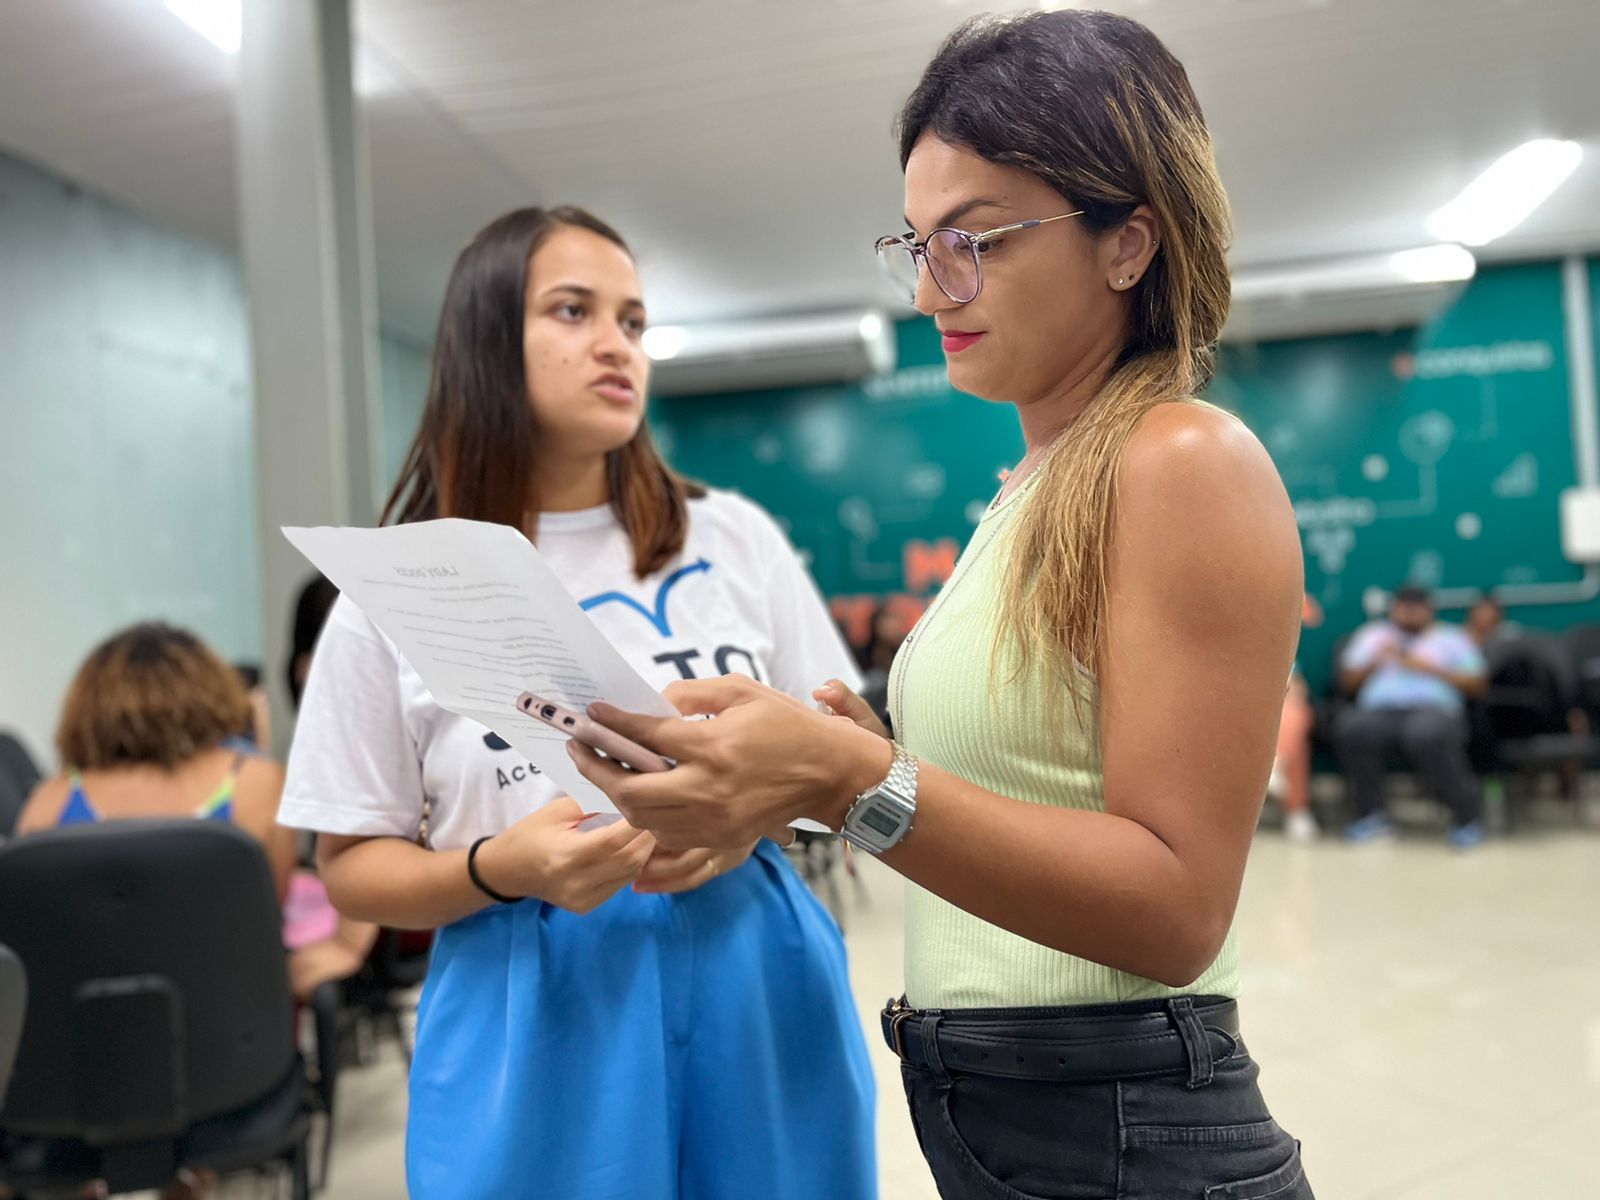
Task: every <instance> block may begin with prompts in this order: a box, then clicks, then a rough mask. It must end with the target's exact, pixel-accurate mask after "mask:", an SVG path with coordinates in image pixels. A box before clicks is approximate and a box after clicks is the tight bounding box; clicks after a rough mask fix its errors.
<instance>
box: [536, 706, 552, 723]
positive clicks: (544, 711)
mask: <svg viewBox="0 0 1600 1200" xmlns="http://www.w3.org/2000/svg"><path fill="white" fill-rule="evenodd" d="M539 714H540V715H541V716H542V717H544V718H545V720H549V719H550V718H551V717H553V716H555V715H556V706H555V705H554V704H546V705H545V706H544V707H543V708H541V709H540V710H539Z"/></svg>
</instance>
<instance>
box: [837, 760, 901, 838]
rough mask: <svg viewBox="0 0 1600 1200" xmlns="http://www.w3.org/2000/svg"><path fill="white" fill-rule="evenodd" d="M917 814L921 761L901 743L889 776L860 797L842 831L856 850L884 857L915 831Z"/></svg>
mask: <svg viewBox="0 0 1600 1200" xmlns="http://www.w3.org/2000/svg"><path fill="white" fill-rule="evenodd" d="M916 815H917V760H916V759H915V758H913V757H912V756H911V755H910V754H909V753H908V752H907V751H906V748H905V747H904V746H902V745H900V744H899V743H898V742H897V743H895V747H894V765H893V766H891V767H890V768H889V777H888V778H887V779H885V780H884V781H883V782H882V783H880V784H879V785H878V786H877V787H875V788H871V789H869V790H867V791H865V792H862V793H861V795H859V796H857V797H856V802H855V803H854V804H852V805H851V806H850V811H849V812H848V813H846V814H845V818H844V828H843V829H841V830H840V831H839V832H840V834H841V835H843V837H844V840H845V841H847V842H849V843H850V844H851V845H852V846H854V847H856V849H858V850H865V851H866V852H867V853H868V854H882V853H883V852H884V851H885V850H890V849H893V848H894V847H895V846H897V845H899V844H900V839H901V838H903V837H905V836H906V834H908V833H910V832H911V821H912V818H914V817H915V816H916Z"/></svg>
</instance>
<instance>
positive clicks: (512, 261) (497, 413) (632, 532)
mask: <svg viewBox="0 0 1600 1200" xmlns="http://www.w3.org/2000/svg"><path fill="white" fill-rule="evenodd" d="M562 228H573V229H587V230H588V231H589V232H591V233H596V234H599V235H600V236H601V237H603V238H605V239H606V240H607V241H609V242H612V243H614V244H616V245H617V246H620V247H621V248H622V249H623V251H624V252H627V253H629V254H630V255H631V253H632V251H629V250H628V245H627V243H626V242H624V241H623V240H622V237H621V235H620V234H618V233H617V231H616V230H614V229H612V228H611V226H609V225H607V224H606V223H605V222H604V221H602V220H600V219H599V218H598V217H596V216H594V215H592V214H591V213H588V212H585V211H584V210H583V209H581V208H573V207H571V206H567V205H564V206H561V207H559V208H549V209H546V208H519V209H517V210H516V211H515V212H509V213H506V214H505V215H504V216H503V217H500V218H499V219H497V220H495V221H493V222H491V223H490V224H489V225H487V226H485V227H484V228H483V229H482V230H481V231H480V232H479V233H478V235H477V236H476V237H474V238H473V239H472V241H471V242H470V243H469V244H468V246H467V248H466V249H465V250H463V251H462V252H461V254H460V256H459V257H458V258H457V259H456V263H455V267H454V268H453V269H452V270H451V272H450V282H449V285H448V286H447V287H446V288H445V295H444V308H443V310H442V311H441V312H440V314H439V332H438V336H437V337H436V338H435V340H434V348H433V373H432V375H431V377H430V379H429V382H428V400H427V403H426V405H424V407H423V410H422V422H421V424H420V425H419V426H418V428H417V436H416V438H415V439H414V440H413V441H412V443H411V449H410V451H409V452H408V453H407V454H406V461H405V466H404V467H402V468H401V471H400V478H399V480H398V481H397V482H396V483H395V486H394V491H393V492H391V493H390V495H389V500H388V503H386V504H385V505H384V509H383V523H384V524H385V525H387V524H389V523H390V522H391V521H395V522H398V523H401V524H404V523H406V522H409V521H428V520H432V519H434V518H435V517H466V518H468V519H470V520H475V521H496V522H499V523H500V524H502V525H510V526H513V527H514V528H517V529H520V530H522V531H523V532H524V533H526V534H527V535H528V536H529V537H534V536H535V535H536V534H537V522H538V509H537V496H538V480H537V479H536V478H535V470H534V457H535V452H536V451H537V449H538V445H539V431H538V427H537V425H536V424H535V422H534V417H533V408H532V406H531V405H530V404H529V403H528V378H527V366H526V362H525V360H524V358H523V344H522V338H523V322H524V319H525V315H526V314H525V307H526V298H527V291H528V270H529V264H530V263H531V261H532V259H533V256H534V253H535V252H536V251H537V250H538V249H539V247H540V246H542V245H543V244H544V243H545V241H546V240H547V239H548V238H549V237H550V236H551V235H552V234H553V233H555V232H556V231H557V230H559V229H562ZM606 481H607V483H608V484H609V486H610V489H611V507H612V510H613V511H614V512H615V513H616V515H617V520H618V521H620V522H621V523H622V527H623V528H624V529H625V530H627V532H628V537H629V539H630V540H631V541H632V543H633V559H634V571H635V572H636V573H637V574H638V576H639V578H641V579H642V578H644V577H645V576H646V575H649V574H650V573H651V572H652V571H657V570H659V569H661V568H662V567H663V566H665V565H666V564H667V563H668V562H670V561H671V560H672V559H673V558H674V557H675V556H676V555H677V554H678V553H679V552H680V551H682V549H683V544H684V541H685V539H686V538H687V537H688V532H689V501H690V500H691V499H699V498H700V497H701V496H704V495H705V489H704V488H703V487H701V486H700V485H698V484H695V483H691V482H689V481H688V480H686V479H684V478H682V477H681V476H679V475H678V474H677V473H676V472H674V471H673V470H672V469H671V468H670V467H668V466H667V464H666V462H665V461H664V460H663V459H662V457H661V453H660V451H659V450H657V449H656V444H655V440H654V439H653V438H652V437H651V436H650V429H649V426H648V425H646V424H645V423H644V422H640V424H639V432H638V433H637V434H635V435H634V437H633V439H632V440H631V441H629V442H628V444H627V445H625V446H623V447H621V448H620V449H617V450H613V451H612V452H611V454H610V455H608V456H607V459H606Z"/></svg>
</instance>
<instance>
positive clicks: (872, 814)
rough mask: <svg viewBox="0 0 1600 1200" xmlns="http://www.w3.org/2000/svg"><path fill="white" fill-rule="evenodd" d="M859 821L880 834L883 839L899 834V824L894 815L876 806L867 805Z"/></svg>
mask: <svg viewBox="0 0 1600 1200" xmlns="http://www.w3.org/2000/svg"><path fill="white" fill-rule="evenodd" d="M860 821H861V823H862V824H863V825H865V826H866V827H867V828H868V829H871V830H873V831H875V832H877V833H881V834H882V835H883V836H884V837H893V836H894V835H895V834H897V833H899V832H900V822H899V821H898V820H897V819H896V818H895V816H894V814H893V813H891V812H889V811H887V810H886V809H883V808H880V807H879V806H878V805H876V804H869V805H868V806H867V809H866V811H865V812H863V813H862V814H861V817H860Z"/></svg>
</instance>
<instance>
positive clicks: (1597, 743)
mask: <svg viewBox="0 0 1600 1200" xmlns="http://www.w3.org/2000/svg"><path fill="white" fill-rule="evenodd" d="M1579 707H1580V688H1579V681H1578V678H1577V674H1576V671H1575V669H1574V667H1573V665H1572V664H1571V663H1570V662H1569V660H1568V657H1567V650H1566V649H1565V648H1564V647H1563V646H1561V645H1560V644H1559V643H1557V642H1556V641H1554V640H1553V639H1551V638H1548V637H1543V636H1540V635H1536V634H1529V635H1527V636H1525V637H1519V638H1515V639H1511V640H1508V641H1505V642H1501V643H1498V644H1496V645H1495V646H1494V647H1493V648H1491V650H1490V652H1489V690H1488V693H1487V694H1486V695H1485V696H1484V698H1483V708H1484V710H1485V711H1486V713H1487V714H1488V719H1489V724H1490V726H1491V727H1492V729H1493V731H1494V752H1495V755H1496V757H1497V758H1498V759H1499V761H1500V763H1502V764H1503V765H1504V767H1505V768H1506V769H1507V770H1508V772H1510V773H1512V777H1511V778H1510V779H1508V781H1507V783H1508V787H1507V790H1506V799H1507V803H1506V821H1507V824H1508V825H1512V824H1515V820H1516V805H1517V802H1518V801H1519V800H1520V801H1523V802H1526V801H1528V800H1531V798H1532V796H1533V795H1534V792H1535V783H1536V781H1537V778H1538V776H1539V774H1540V772H1543V771H1552V770H1562V771H1564V770H1567V769H1568V768H1569V764H1571V765H1575V766H1593V765H1595V764H1596V763H1600V737H1597V736H1596V735H1595V734H1594V733H1592V732H1584V731H1582V730H1581V729H1574V727H1573V724H1572V714H1573V713H1574V712H1576V711H1577V710H1578V709H1579ZM1512 783H1515V784H1516V785H1517V786H1516V787H1515V788H1513V787H1511V786H1509V785H1510V784H1512Z"/></svg>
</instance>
